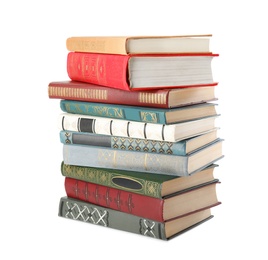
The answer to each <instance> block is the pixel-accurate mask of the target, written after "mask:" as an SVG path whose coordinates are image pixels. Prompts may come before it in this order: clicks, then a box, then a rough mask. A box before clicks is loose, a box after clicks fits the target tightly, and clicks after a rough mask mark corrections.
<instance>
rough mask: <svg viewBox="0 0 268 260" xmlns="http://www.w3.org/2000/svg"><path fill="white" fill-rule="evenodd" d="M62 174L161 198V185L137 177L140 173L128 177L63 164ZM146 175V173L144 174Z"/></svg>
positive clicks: (107, 171) (114, 172)
mask: <svg viewBox="0 0 268 260" xmlns="http://www.w3.org/2000/svg"><path fill="white" fill-rule="evenodd" d="M61 174H62V175H63V176H65V177H70V178H74V179H78V180H82V181H87V182H91V183H95V184H100V185H103V186H107V187H112V188H116V189H120V190H125V191H129V192H134V193H137V194H142V195H146V196H150V197H154V198H161V183H159V182H156V181H153V180H146V179H144V178H142V177H139V176H137V175H138V173H136V174H135V173H134V176H133V174H132V175H126V174H124V173H122V172H117V171H116V170H114V169H113V170H111V169H101V168H93V167H83V166H79V165H68V164H65V163H64V162H62V163H61ZM143 175H144V173H143Z"/></svg>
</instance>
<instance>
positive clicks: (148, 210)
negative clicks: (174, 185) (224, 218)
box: [65, 177, 220, 221]
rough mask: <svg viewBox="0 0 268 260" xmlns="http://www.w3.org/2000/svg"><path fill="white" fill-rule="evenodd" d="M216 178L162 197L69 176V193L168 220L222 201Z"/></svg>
mask: <svg viewBox="0 0 268 260" xmlns="http://www.w3.org/2000/svg"><path fill="white" fill-rule="evenodd" d="M217 183H218V180H217V179H215V180H213V181H212V182H210V183H206V184H203V185H199V186H195V187H192V188H190V189H187V190H184V191H182V192H179V193H175V194H172V195H169V196H166V197H163V198H161V199H159V198H154V197H149V196H145V195H141V194H137V193H132V192H128V191H124V190H120V189H116V188H111V187H108V186H103V185H98V184H95V183H90V182H86V181H81V180H77V179H73V178H69V177H65V190H66V195H67V196H68V197H70V198H74V199H79V200H82V201H86V202H90V203H93V204H96V205H99V206H103V207H107V208H111V209H114V210H118V211H122V212H126V213H129V214H132V215H136V216H139V217H143V218H148V219H151V220H155V221H166V220H171V219H174V218H177V217H181V216H185V215H188V214H190V213H194V212H197V211H200V210H202V209H206V208H211V207H213V206H216V205H218V204H220V202H219V201H218V199H217V194H216V187H215V186H216V184H217Z"/></svg>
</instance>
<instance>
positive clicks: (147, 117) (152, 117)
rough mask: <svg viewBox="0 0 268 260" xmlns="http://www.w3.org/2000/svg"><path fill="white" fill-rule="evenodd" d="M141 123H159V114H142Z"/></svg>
mask: <svg viewBox="0 0 268 260" xmlns="http://www.w3.org/2000/svg"><path fill="white" fill-rule="evenodd" d="M140 115H141V121H143V122H148V123H157V122H158V118H157V113H153V112H147V111H146V112H145V111H144V112H143V111H142V112H141V113H140Z"/></svg>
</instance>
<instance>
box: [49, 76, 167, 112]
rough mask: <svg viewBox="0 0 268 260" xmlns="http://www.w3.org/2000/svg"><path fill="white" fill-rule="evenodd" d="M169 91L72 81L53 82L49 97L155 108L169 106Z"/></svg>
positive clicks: (50, 86) (50, 85)
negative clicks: (129, 89)
mask: <svg viewBox="0 0 268 260" xmlns="http://www.w3.org/2000/svg"><path fill="white" fill-rule="evenodd" d="M168 93H169V91H168V90H166V89H161V90H158V91H151V92H148V91H132V92H130V91H125V90H121V89H115V88H107V87H104V86H98V85H93V84H88V85H87V86H86V85H85V84H84V83H83V84H81V82H79V83H77V82H72V81H69V82H59V83H58V82H51V83H50V84H49V86H48V96H49V98H56V99H65V100H78V101H86V102H102V103H106V104H122V105H133V106H144V107H155V108H168V98H169V96H168Z"/></svg>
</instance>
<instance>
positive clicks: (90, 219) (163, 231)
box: [59, 197, 213, 240]
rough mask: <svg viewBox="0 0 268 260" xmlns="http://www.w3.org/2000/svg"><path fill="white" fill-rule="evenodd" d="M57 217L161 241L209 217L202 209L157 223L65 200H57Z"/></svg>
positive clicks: (93, 205)
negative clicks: (58, 201)
mask: <svg viewBox="0 0 268 260" xmlns="http://www.w3.org/2000/svg"><path fill="white" fill-rule="evenodd" d="M59 216H60V217H64V218H67V219H73V220H78V221H82V222H85V223H91V224H95V225H99V226H103V227H109V228H113V229H117V230H121V231H127V232H131V233H135V234H140V235H143V236H148V237H151V238H157V239H161V240H169V239H171V238H174V237H175V236H178V235H180V234H182V233H184V232H186V231H188V230H190V229H192V228H194V227H196V226H197V225H200V224H201V223H203V222H204V221H206V220H209V219H211V218H212V217H213V215H211V211H210V209H205V210H201V211H198V212H195V213H192V214H189V215H186V216H183V217H180V218H176V219H173V220H170V221H166V222H157V221H153V220H150V219H144V218H141V217H138V216H134V215H132V214H128V213H123V212H120V211H117V210H113V209H109V208H105V207H101V206H97V205H95V204H91V203H87V202H83V201H80V200H77V199H72V198H68V197H62V198H61V199H60V203H59Z"/></svg>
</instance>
